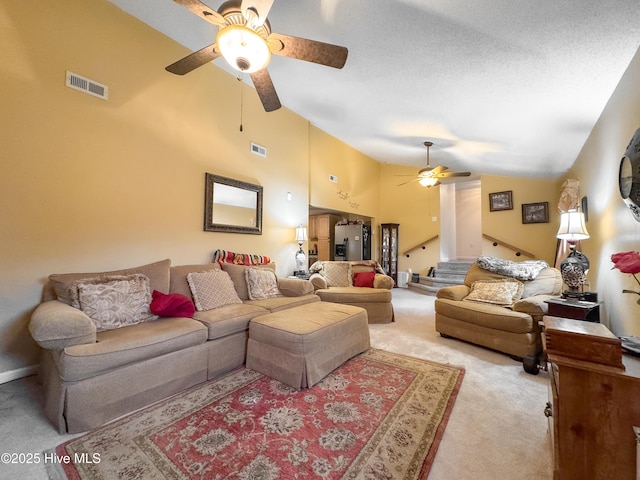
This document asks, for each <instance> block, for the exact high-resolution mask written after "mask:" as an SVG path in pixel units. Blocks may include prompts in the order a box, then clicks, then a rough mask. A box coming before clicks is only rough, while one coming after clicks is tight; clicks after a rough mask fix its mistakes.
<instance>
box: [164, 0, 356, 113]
mask: <svg viewBox="0 0 640 480" xmlns="http://www.w3.org/2000/svg"><path fill="white" fill-rule="evenodd" d="M174 2H176V3H178V4H180V5H182V6H184V7H186V8H188V9H189V10H190V11H191V12H192V13H194V14H195V15H198V16H199V17H200V18H202V19H204V20H206V21H207V22H210V23H212V24H214V25H215V26H217V27H218V34H217V36H216V42H215V43H213V44H211V45H208V46H206V47H204V48H202V49H200V50H198V51H197V52H194V53H192V54H191V55H188V56H186V57H185V58H183V59H181V60H178V61H177V62H175V63H172V64H171V65H169V66H168V67H166V70H167V71H169V72H171V73H175V74H176V75H184V74H186V73H189V72H191V71H192V70H195V69H196V68H198V67H200V66H202V65H205V64H206V63H209V62H211V61H212V60H215V59H216V58H218V57H220V56H222V57H224V58H225V60H226V61H227V62H228V63H229V65H231V66H232V67H233V68H235V69H236V70H239V71H241V72H246V73H248V74H249V75H250V76H251V80H252V81H253V85H254V87H255V89H256V91H257V92H258V96H259V97H260V101H261V102H262V105H263V107H264V109H265V111H267V112H271V111H273V110H277V109H279V108H280V107H281V104H280V99H279V98H278V94H277V93H276V89H275V87H274V86H273V82H272V81H271V76H270V75H269V72H268V70H267V66H268V65H269V61H270V60H271V54H272V53H273V54H275V55H281V56H284V57H290V58H295V59H298V60H305V61H307V62H313V63H318V64H320V65H326V66H328V67H333V68H342V67H343V66H344V64H345V62H346V61H347V55H348V50H347V49H346V48H345V47H340V46H338V45H332V44H329V43H323V42H317V41H315V40H309V39H306V38H298V37H292V36H290V35H283V34H281V33H272V32H271V26H270V24H269V20H267V15H268V13H269V10H271V5H272V4H273V0H229V1H227V2H224V3H223V4H222V5H220V7H219V8H218V10H217V11H215V10H213V9H211V8H209V7H208V6H207V5H205V4H204V3H202V2H200V1H199V0H174Z"/></svg>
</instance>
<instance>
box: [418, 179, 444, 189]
mask: <svg viewBox="0 0 640 480" xmlns="http://www.w3.org/2000/svg"><path fill="white" fill-rule="evenodd" d="M418 183H419V184H420V185H422V186H423V187H435V186H436V185H438V184H439V183H440V181H439V180H438V179H437V178H435V177H422V178H421V179H420V180H418Z"/></svg>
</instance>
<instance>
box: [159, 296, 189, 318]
mask: <svg viewBox="0 0 640 480" xmlns="http://www.w3.org/2000/svg"><path fill="white" fill-rule="evenodd" d="M151 298H152V300H151V305H150V306H149V310H151V313H153V314H154V315H159V316H161V317H185V318H191V317H193V314H194V313H195V311H196V307H195V305H194V304H193V302H192V301H191V299H190V298H189V297H187V296H186V295H182V294H181V293H166V294H165V293H162V292H159V291H157V290H154V291H153V293H152V294H151Z"/></svg>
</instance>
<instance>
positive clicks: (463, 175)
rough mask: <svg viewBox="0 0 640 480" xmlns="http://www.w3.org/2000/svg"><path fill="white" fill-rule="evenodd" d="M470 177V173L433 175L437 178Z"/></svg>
mask: <svg viewBox="0 0 640 480" xmlns="http://www.w3.org/2000/svg"><path fill="white" fill-rule="evenodd" d="M470 175H471V172H442V173H439V174H437V175H435V176H436V177H438V178H447V177H468V176H470Z"/></svg>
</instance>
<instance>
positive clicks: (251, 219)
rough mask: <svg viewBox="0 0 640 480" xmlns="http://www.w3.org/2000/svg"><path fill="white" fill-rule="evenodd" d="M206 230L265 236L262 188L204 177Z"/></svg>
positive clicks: (208, 174) (224, 178) (234, 181)
mask: <svg viewBox="0 0 640 480" xmlns="http://www.w3.org/2000/svg"><path fill="white" fill-rule="evenodd" d="M204 230H205V231H206V232H227V233H250V234H254V235H262V187H261V186H260V185H253V184H251V183H247V182H241V181H240V180H234V179H232V178H227V177H221V176H219V175H214V174H212V173H207V174H205V188H204Z"/></svg>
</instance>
